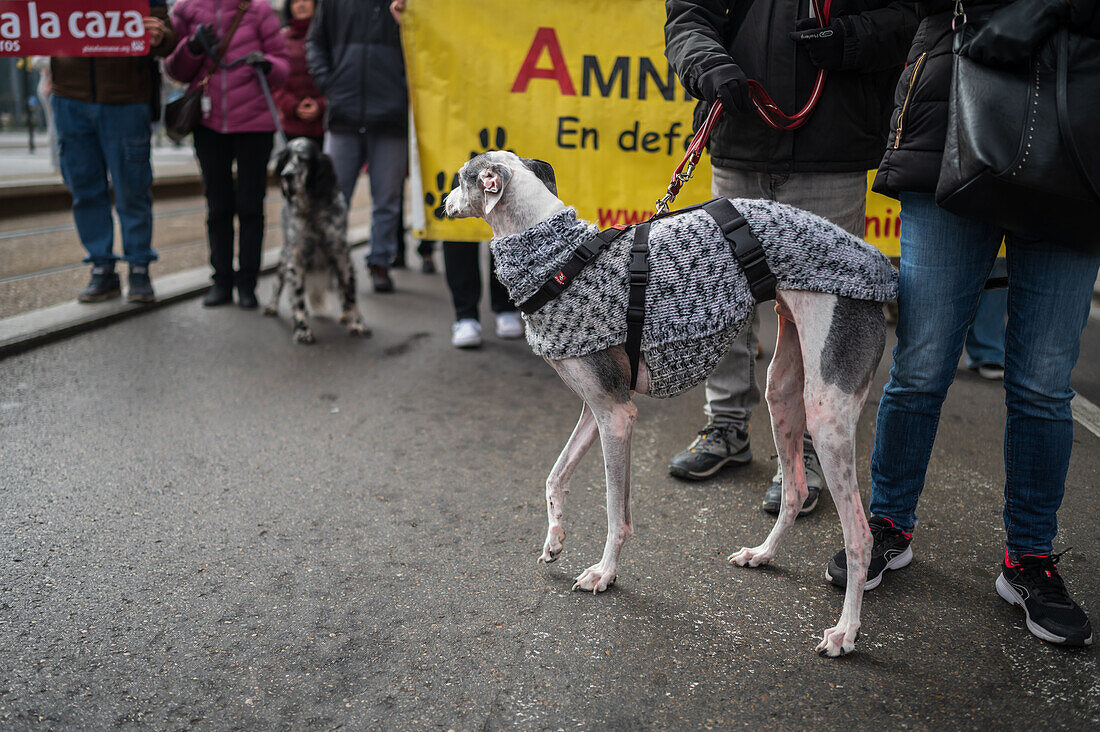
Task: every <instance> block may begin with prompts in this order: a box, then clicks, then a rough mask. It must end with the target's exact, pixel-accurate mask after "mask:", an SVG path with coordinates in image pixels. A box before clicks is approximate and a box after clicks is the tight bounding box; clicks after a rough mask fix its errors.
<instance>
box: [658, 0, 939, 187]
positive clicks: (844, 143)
mask: <svg viewBox="0 0 1100 732" xmlns="http://www.w3.org/2000/svg"><path fill="white" fill-rule="evenodd" d="M808 6H809V3H808V0H754V1H750V0H666V3H665V7H666V10H667V11H668V20H667V22H666V24H665V55H666V56H667V57H668V60H669V62H670V63H671V64H672V67H673V68H674V69H675V71H676V73H677V74H678V75H679V77H680V79H681V80H682V81H683V83H684V86H685V87H686V88H687V90H688V91H689V92H690V93H691V94H692V95H693V96H695V97H697V98H700V99H701V98H702V96H703V95H702V93H701V91H700V89H699V83H698V82H699V76H700V74H702V73H703V72H705V71H707V70H709V69H711V68H713V67H714V66H716V65H719V64H721V63H723V62H728V61H729V59H730V58H731V57H732V59H733V61H734V63H736V64H737V65H738V66H740V67H741V69H742V70H743V71H744V72H745V74H746V75H747V76H748V77H749V78H750V79H756V80H757V81H759V82H761V83H762V84H763V85H764V87H765V88H766V89H767V91H768V93H769V94H770V95H771V97H772V98H773V99H774V100H775V101H776V103H777V104H779V106H780V107H781V108H782V109H783V111H785V112H787V113H788V114H791V113H794V112H796V111H797V110H799V109H801V107H802V105H804V104H805V103H806V100H807V99H809V96H810V91H811V89H812V88H813V84H814V79H815V77H816V75H817V67H815V66H814V65H813V63H812V62H811V61H810V56H809V54H808V53H807V52H806V50H805V49H804V48H801V47H799V46H798V45H797V44H795V42H794V41H792V40H791V39H790V38H789V37H788V34H789V33H790V32H791V31H793V30H795V23H796V22H797V21H798V20H799V19H801V18H805V17H807V16H808ZM831 17H832V18H839V17H842V18H843V23H844V25H845V28H846V30H847V31H848V34H847V36H846V39H845V48H844V59H843V63H842V65H841V69H840V70H838V71H831V72H829V76H828V79H827V80H826V81H825V88H824V90H823V91H822V94H821V99H820V101H819V103H818V106H817V109H816V110H815V111H814V113H813V116H812V117H811V118H810V121H809V122H807V123H806V125H804V126H803V127H801V128H800V129H798V130H796V131H794V132H783V131H779V130H773V129H771V128H770V127H768V126H767V125H765V124H764V122H763V121H762V120H761V119H760V118H759V117H758V116H757V115H756V112H755V111H753V110H751V109H750V110H747V111H744V112H738V111H737V110H726V113H725V114H724V115H723V117H722V119H721V120H719V122H718V125H717V128H716V129H715V131H714V134H713V135H712V136H711V141H710V153H711V160H712V162H713V163H714V164H715V165H718V166H721V167H727V168H735V169H738V170H752V171H760V172H777V173H783V172H850V171H856V170H869V169H871V168H873V167H875V166H876V165H877V164H878V161H879V160H880V159H881V158H882V148H883V145H884V144H885V143H886V130H887V123H888V121H889V113H890V108H891V103H890V101H891V99H890V97H891V94H890V92H891V90H892V89H893V88H894V86H895V83H896V82H897V78H898V73H899V72H900V71H901V67H902V62H903V61H904V59H905V52H906V51H907V50H908V48H909V45H910V42H911V40H912V38H913V33H914V32H915V31H916V29H917V24H918V16H917V13H916V8H915V7H914V5H913V4H912V3H911V2H910V3H906V2H889V1H887V0H834V1H833V3H832V10H831ZM707 106H708V105H707V104H706V103H705V102H701V103H700V105H699V107H698V108H697V109H696V126H697V127H698V122H699V121H700V119H701V115H705V114H706V111H707Z"/></svg>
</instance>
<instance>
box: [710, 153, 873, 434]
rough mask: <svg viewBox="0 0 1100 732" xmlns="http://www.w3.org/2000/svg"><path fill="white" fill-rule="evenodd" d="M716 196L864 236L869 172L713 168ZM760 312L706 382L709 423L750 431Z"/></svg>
mask: <svg viewBox="0 0 1100 732" xmlns="http://www.w3.org/2000/svg"><path fill="white" fill-rule="evenodd" d="M713 171H714V178H713V180H712V182H711V192H712V193H713V195H714V196H716V197H717V196H725V197H726V198H767V199H769V200H772V201H778V202H779V203H786V204H789V205H791V206H797V207H798V208H801V209H805V210H806V211H810V212H811V213H815V214H817V215H818V216H822V217H824V218H826V219H828V220H829V221H832V222H833V223H834V224H836V225H837V226H839V227H841V228H842V229H846V230H847V231H850V232H851V233H853V234H855V235H856V236H858V237H861V238H862V237H863V233H864V226H865V216H866V213H867V174H866V173H863V172H855V173H790V174H786V173H783V174H778V173H751V172H745V171H740V170H733V169H731V168H718V167H715V168H713ZM759 327H760V314H759V313H757V314H755V315H754V316H753V319H752V322H750V323H749V325H748V326H747V327H746V328H745V329H744V330H743V331H742V332H741V334H740V335H739V336H737V340H735V341H734V342H733V347H732V348H730V351H729V353H728V354H726V357H725V358H723V359H722V361H721V363H719V364H718V368H716V369H715V370H714V372H713V373H712V374H711V375H710V378H708V379H707V383H706V396H707V404H706V407H705V408H704V411H705V412H706V415H707V419H708V420H709V421H711V422H714V423H716V424H724V425H732V426H734V427H738V428H740V429H747V427H748V423H749V417H750V416H751V414H752V410H753V409H754V408H755V407H756V406H757V405H758V404H759V403H760V389H759V388H758V387H757V385H756V342H757V338H756V331H757V330H758V329H759Z"/></svg>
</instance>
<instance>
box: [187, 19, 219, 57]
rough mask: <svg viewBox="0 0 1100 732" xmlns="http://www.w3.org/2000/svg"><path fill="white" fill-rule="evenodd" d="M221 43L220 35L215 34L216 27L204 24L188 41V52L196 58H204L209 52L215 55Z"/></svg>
mask: <svg viewBox="0 0 1100 732" xmlns="http://www.w3.org/2000/svg"><path fill="white" fill-rule="evenodd" d="M219 42H220V39H219V38H218V34H216V33H215V32H214V26H212V25H210V24H209V23H203V24H202V25H200V26H199V27H198V28H196V29H195V32H194V33H192V34H191V37H190V38H188V39H187V50H188V51H190V52H191V53H193V54H195V55H196V56H202V55H203V54H204V53H206V52H207V50H209V51H210V52H211V53H213V52H214V49H215V48H217V47H218V43H219Z"/></svg>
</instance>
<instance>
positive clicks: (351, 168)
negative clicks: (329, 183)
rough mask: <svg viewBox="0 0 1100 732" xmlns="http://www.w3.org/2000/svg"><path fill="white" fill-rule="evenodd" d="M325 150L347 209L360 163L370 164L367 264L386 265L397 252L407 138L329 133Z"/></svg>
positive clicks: (400, 136)
mask: <svg viewBox="0 0 1100 732" xmlns="http://www.w3.org/2000/svg"><path fill="white" fill-rule="evenodd" d="M325 152H327V153H328V154H329V155H331V156H332V162H333V164H334V165H335V167H336V182H337V184H338V185H339V186H340V192H341V193H343V194H344V201H345V202H346V203H347V204H348V208H351V196H352V194H353V193H355V182H356V181H357V180H358V179H359V172H360V171H361V170H362V169H363V164H364V163H367V164H369V165H370V169H369V170H368V171H367V174H368V175H369V176H370V195H371V223H370V254H368V255H367V264H376V265H379V266H381V267H386V268H389V266H390V265H391V264H392V263H393V258H394V256H395V255H396V254H397V241H398V237H399V236H402V235H403V232H399V231H398V228H399V227H400V226H401V200H402V197H401V193H402V192H403V191H404V188H405V175H406V173H407V172H408V169H409V139H408V138H407V137H406V136H405V135H400V134H392V133H386V132H364V133H362V134H357V133H354V132H329V133H328V134H327V135H326V136H325Z"/></svg>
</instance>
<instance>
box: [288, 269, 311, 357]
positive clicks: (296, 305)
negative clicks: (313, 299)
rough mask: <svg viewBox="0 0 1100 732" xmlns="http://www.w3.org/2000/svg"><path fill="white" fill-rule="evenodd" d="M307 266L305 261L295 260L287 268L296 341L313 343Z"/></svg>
mask: <svg viewBox="0 0 1100 732" xmlns="http://www.w3.org/2000/svg"><path fill="white" fill-rule="evenodd" d="M305 272H306V268H305V262H297V261H296V262H294V263H292V264H291V265H290V267H289V268H288V270H287V278H288V279H289V280H290V295H291V305H292V307H293V318H294V342H295V343H313V331H311V330H310V329H309V317H308V315H307V314H306V297H305V293H306V275H305Z"/></svg>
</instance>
